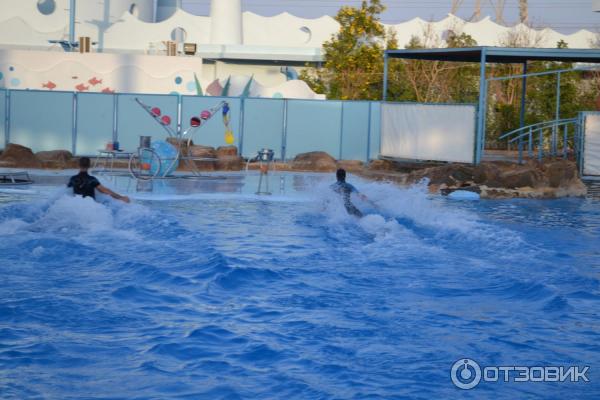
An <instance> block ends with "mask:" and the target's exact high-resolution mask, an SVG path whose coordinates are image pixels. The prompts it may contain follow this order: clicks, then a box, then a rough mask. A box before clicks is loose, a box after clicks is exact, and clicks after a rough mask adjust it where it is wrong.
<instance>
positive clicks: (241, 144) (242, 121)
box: [238, 97, 268, 191]
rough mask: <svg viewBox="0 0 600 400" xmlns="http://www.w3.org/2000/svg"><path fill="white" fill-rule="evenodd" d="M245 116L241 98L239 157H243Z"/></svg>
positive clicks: (244, 102) (243, 100) (244, 104)
mask: <svg viewBox="0 0 600 400" xmlns="http://www.w3.org/2000/svg"><path fill="white" fill-rule="evenodd" d="M245 114H246V101H245V99H244V98H243V97H242V98H241V99H240V124H239V130H240V148H239V149H238V153H239V155H240V157H243V154H244V152H243V151H244V121H245ZM267 191H268V190H267Z"/></svg>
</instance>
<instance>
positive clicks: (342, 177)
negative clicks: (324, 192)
mask: <svg viewBox="0 0 600 400" xmlns="http://www.w3.org/2000/svg"><path fill="white" fill-rule="evenodd" d="M335 176H336V178H337V180H338V182H346V170H345V169H343V168H340V169H338V170H337V172H336V173H335Z"/></svg>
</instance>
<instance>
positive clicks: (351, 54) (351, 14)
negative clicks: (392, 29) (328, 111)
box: [300, 0, 395, 100]
mask: <svg viewBox="0 0 600 400" xmlns="http://www.w3.org/2000/svg"><path fill="white" fill-rule="evenodd" d="M384 10H385V6H384V5H383V4H382V3H381V1H380V0H369V1H363V2H362V3H361V6H360V8H356V7H350V6H343V7H342V8H341V9H340V10H339V12H338V13H337V15H336V17H335V20H336V21H338V22H339V24H340V30H339V32H338V33H337V34H336V35H334V36H333V37H332V38H331V40H329V41H327V42H325V43H324V44H323V52H324V57H325V63H324V65H323V68H322V69H318V70H316V71H310V70H305V71H303V73H302V74H301V76H300V78H301V79H303V80H305V81H306V82H307V83H308V84H309V85H310V86H311V87H312V88H313V90H315V91H317V92H320V93H325V94H326V95H327V97H328V98H332V99H343V100H356V99H373V100H374V99H379V98H380V97H381V92H380V88H381V76H382V71H383V50H384V46H385V45H386V42H387V34H386V31H385V28H384V26H383V25H382V24H381V22H380V19H379V16H380V14H381V13H382V12H383V11H384ZM390 41H391V42H392V45H393V43H394V42H395V38H394V37H392V38H390Z"/></svg>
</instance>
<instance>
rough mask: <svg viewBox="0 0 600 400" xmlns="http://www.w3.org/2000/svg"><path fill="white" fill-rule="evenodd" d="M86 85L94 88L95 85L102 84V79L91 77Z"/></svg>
mask: <svg viewBox="0 0 600 400" xmlns="http://www.w3.org/2000/svg"><path fill="white" fill-rule="evenodd" d="M88 83H89V84H90V85H92V86H96V85H99V84H101V83H102V79H98V78H96V77H93V78H92V79H90V80H89V81H88Z"/></svg>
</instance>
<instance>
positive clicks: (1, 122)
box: [0, 89, 7, 149]
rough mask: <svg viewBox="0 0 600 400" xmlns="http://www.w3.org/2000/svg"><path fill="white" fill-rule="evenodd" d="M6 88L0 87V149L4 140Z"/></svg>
mask: <svg viewBox="0 0 600 400" xmlns="http://www.w3.org/2000/svg"><path fill="white" fill-rule="evenodd" d="M6 139H7V138H6V90H2V89H0V149H3V148H4V144H5V142H6Z"/></svg>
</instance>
